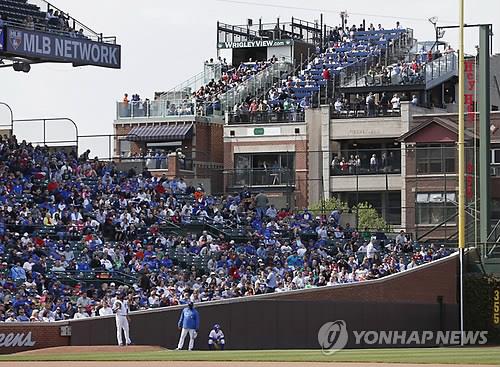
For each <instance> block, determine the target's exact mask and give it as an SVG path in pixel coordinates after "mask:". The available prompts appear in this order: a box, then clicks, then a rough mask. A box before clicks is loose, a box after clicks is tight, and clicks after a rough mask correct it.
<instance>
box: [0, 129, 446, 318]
mask: <svg viewBox="0 0 500 367" xmlns="http://www.w3.org/2000/svg"><path fill="white" fill-rule="evenodd" d="M89 153H90V152H89V151H86V152H85V153H84V154H82V155H81V156H80V157H78V156H77V155H76V154H75V153H69V154H67V153H64V152H63V151H56V152H52V151H50V150H49V149H48V148H44V147H34V146H32V145H31V144H27V143H26V142H24V141H23V142H18V141H17V140H16V138H15V137H3V138H1V139H0V320H1V321H5V322H14V321H20V322H28V321H30V322H38V321H53V320H63V319H68V318H83V317H88V316H98V315H107V314H111V313H112V310H111V308H110V305H111V304H112V302H113V301H114V299H115V297H116V296H117V294H125V295H126V297H128V299H129V305H130V308H131V309H132V310H138V309H145V308H154V307H162V306H169V305H176V304H185V303H187V302H188V301H193V302H203V301H209V300H218V299H226V298H231V297H240V296H249V295H254V294H262V293H268V292H282V291H288V290H293V289H304V288H311V287H319V286H326V285H336V284H342V283H348V282H355V281H364V280H368V279H375V278H380V277H383V276H385V275H388V274H392V273H395V272H400V271H404V270H406V269H410V268H413V267H415V266H417V264H421V263H425V262H429V261H432V260H434V259H437V258H440V257H443V256H446V255H448V254H449V251H448V250H446V249H445V248H441V247H435V246H428V247H420V246H419V245H418V244H415V243H413V242H412V241H410V240H409V239H408V238H407V237H406V236H405V235H404V233H401V234H400V235H398V237H396V238H395V239H394V240H390V241H389V240H388V239H387V238H386V237H385V235H384V234H383V233H382V232H376V233H372V232H369V231H368V230H365V231H362V232H358V231H356V230H355V229H353V228H351V226H349V225H348V224H346V225H345V226H343V225H341V215H342V214H341V212H340V211H334V212H333V213H331V215H329V216H320V217H318V216H316V215H314V214H313V213H311V212H309V211H308V210H304V211H301V212H291V211H289V210H286V209H282V210H277V209H276V208H275V207H274V206H273V205H269V202H268V199H267V197H266V196H265V195H264V194H258V195H256V196H254V195H253V194H252V193H250V192H249V191H248V190H247V189H244V190H243V191H242V192H241V193H238V194H234V195H229V196H226V197H214V196H210V195H207V194H206V193H205V192H204V191H203V189H202V188H201V187H193V186H190V185H187V184H186V182H184V181H183V180H181V179H173V180H168V179H166V178H165V177H153V176H152V175H151V174H150V172H149V171H148V170H147V168H146V169H144V171H143V172H134V171H133V170H130V171H128V172H120V171H118V170H117V169H116V167H115V166H114V164H113V163H108V162H100V161H98V160H97V159H91V158H90V157H89ZM193 223H203V224H204V225H205V226H206V227H205V228H208V230H204V231H200V232H196V231H191V230H186V229H185V228H189V226H190V225H193ZM168 228H170V229H168ZM172 228H174V229H175V231H173V230H172ZM183 228H184V229H183ZM231 231H232V232H234V231H236V232H237V233H239V234H240V235H242V237H240V238H235V239H231V236H230V235H227V233H232V232H231ZM82 279H83V280H82ZM106 279H110V280H106Z"/></svg>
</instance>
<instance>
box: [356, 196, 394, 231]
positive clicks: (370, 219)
mask: <svg viewBox="0 0 500 367" xmlns="http://www.w3.org/2000/svg"><path fill="white" fill-rule="evenodd" d="M353 211H356V212H357V216H356V217H357V218H358V229H361V230H362V229H364V228H368V229H382V230H385V231H387V230H390V226H389V225H388V224H387V222H386V221H385V219H384V218H383V217H382V216H381V215H380V214H379V212H378V211H377V209H375V208H374V207H373V206H372V205H371V204H370V203H366V202H365V203H359V204H358V205H356V206H355V207H354V208H353Z"/></svg>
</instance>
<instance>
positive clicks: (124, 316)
mask: <svg viewBox="0 0 500 367" xmlns="http://www.w3.org/2000/svg"><path fill="white" fill-rule="evenodd" d="M113 311H114V312H115V318H116V339H118V345H120V346H122V345H123V338H122V330H123V333H124V334H125V343H127V345H130V344H132V341H131V340H130V332H129V326H128V323H129V321H130V317H129V316H128V313H129V312H130V310H129V308H128V302H127V300H125V299H124V296H123V294H120V295H118V297H117V299H116V301H115V303H114V304H113Z"/></svg>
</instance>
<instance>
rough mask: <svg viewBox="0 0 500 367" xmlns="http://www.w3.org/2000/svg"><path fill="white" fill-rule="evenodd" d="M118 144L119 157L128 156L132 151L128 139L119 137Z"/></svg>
mask: <svg viewBox="0 0 500 367" xmlns="http://www.w3.org/2000/svg"><path fill="white" fill-rule="evenodd" d="M118 144H119V145H120V157H124V158H129V157H130V155H131V153H132V152H131V144H130V141H128V140H125V139H121V140H119V141H118Z"/></svg>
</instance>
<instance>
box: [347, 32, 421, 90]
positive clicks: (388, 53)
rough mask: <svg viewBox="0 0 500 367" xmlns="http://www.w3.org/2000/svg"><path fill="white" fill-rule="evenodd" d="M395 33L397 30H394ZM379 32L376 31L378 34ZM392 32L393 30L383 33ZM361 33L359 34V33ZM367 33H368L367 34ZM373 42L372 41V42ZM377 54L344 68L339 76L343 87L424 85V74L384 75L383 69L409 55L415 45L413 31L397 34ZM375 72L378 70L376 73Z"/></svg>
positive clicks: (402, 73)
mask: <svg viewBox="0 0 500 367" xmlns="http://www.w3.org/2000/svg"><path fill="white" fill-rule="evenodd" d="M392 31H395V30H392ZM377 32H378V31H375V33H377ZM383 32H386V33H387V32H389V33H390V32H391V30H387V31H383ZM358 33H359V32H358ZM365 33H367V32H365ZM370 42H372V41H370ZM385 42H386V43H385V44H383V45H381V46H382V47H380V49H379V52H378V53H377V54H373V55H369V56H367V57H365V58H363V59H361V60H358V62H356V63H354V64H353V65H350V66H348V67H346V68H344V69H343V70H342V71H341V73H340V75H339V80H338V81H339V85H340V86H341V87H364V86H370V85H392V84H418V83H423V81H424V77H423V75H422V73H413V72H412V71H410V70H408V71H406V70H404V72H403V70H402V72H401V73H394V75H391V73H387V75H384V73H382V70H383V67H385V68H388V67H389V65H390V64H393V63H395V62H399V60H401V59H402V58H403V56H404V55H406V54H407V53H408V51H409V50H410V49H411V47H412V44H413V30H412V29H406V30H405V32H397V38H393V39H392V40H391V41H389V40H386V41H385ZM375 70H377V71H376V72H375Z"/></svg>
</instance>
